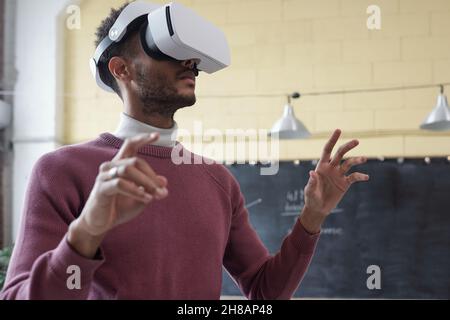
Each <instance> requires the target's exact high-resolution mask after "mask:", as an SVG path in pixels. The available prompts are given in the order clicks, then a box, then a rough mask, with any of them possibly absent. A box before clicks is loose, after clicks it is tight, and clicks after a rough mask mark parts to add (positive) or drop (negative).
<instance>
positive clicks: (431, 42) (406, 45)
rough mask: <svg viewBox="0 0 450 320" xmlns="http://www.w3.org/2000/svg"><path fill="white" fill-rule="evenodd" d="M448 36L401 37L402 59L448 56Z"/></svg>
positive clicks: (441, 57) (449, 45)
mask: <svg viewBox="0 0 450 320" xmlns="http://www.w3.org/2000/svg"><path fill="white" fill-rule="evenodd" d="M449 52H450V41H449V38H448V37H433V38H429V37H427V38H425V37H420V38H417V37H414V38H404V39H402V58H403V60H427V59H429V60H432V59H445V58H447V57H448V56H449Z"/></svg>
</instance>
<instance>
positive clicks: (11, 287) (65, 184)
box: [0, 152, 103, 300]
mask: <svg viewBox="0 0 450 320" xmlns="http://www.w3.org/2000/svg"><path fill="white" fill-rule="evenodd" d="M68 166H69V165H68V164H67V159H62V158H61V156H60V153H58V152H53V153H50V154H47V155H45V156H43V157H42V158H41V159H40V160H39V161H38V162H37V164H36V165H35V166H34V168H33V171H32V175H31V177H30V182H29V185H28V189H27V193H26V197H25V204H24V210H23V214H22V218H21V224H20V229H19V234H18V237H17V241H16V244H15V247H14V250H13V256H12V258H11V262H10V265H9V268H8V272H7V277H6V282H5V286H4V288H3V291H2V292H1V293H0V298H1V299H80V300H81V299H86V298H87V297H88V294H89V289H90V283H91V280H92V278H93V274H94V272H95V271H96V270H97V268H98V267H99V266H100V265H101V264H102V263H103V257H102V254H101V251H99V253H98V255H97V257H96V259H93V260H90V259H86V258H84V257H82V256H80V255H79V254H78V253H77V252H76V251H74V250H73V249H72V248H71V247H70V245H69V244H68V242H67V235H66V233H67V229H68V226H69V224H70V223H71V221H73V220H74V219H75V217H76V216H77V214H78V212H77V210H78V205H79V192H77V188H76V186H75V185H74V184H73V182H74V181H73V180H72V178H71V176H70V172H72V169H76V168H68ZM80 169H81V168H80ZM78 172H80V171H78ZM73 266H75V267H73ZM78 271H79V272H78ZM77 275H79V276H80V278H79V279H80V281H79V282H78V284H79V285H80V288H79V289H78V288H77V287H78V285H77V279H76V276H77ZM71 276H74V277H72V278H70V277H71ZM74 286H75V288H74ZM71 288H72V289H71Z"/></svg>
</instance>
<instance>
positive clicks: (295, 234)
mask: <svg viewBox="0 0 450 320" xmlns="http://www.w3.org/2000/svg"><path fill="white" fill-rule="evenodd" d="M319 237H320V232H319V233H315V234H311V233H309V232H308V231H306V229H305V228H304V227H303V225H302V224H301V222H300V219H297V221H296V223H295V225H294V228H293V229H292V232H291V234H290V239H291V242H292V244H293V245H294V246H295V247H296V248H298V250H299V251H300V252H301V253H302V254H313V253H314V250H315V248H316V245H317V242H318V241H319Z"/></svg>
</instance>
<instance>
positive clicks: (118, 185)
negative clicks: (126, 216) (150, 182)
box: [100, 178, 154, 203]
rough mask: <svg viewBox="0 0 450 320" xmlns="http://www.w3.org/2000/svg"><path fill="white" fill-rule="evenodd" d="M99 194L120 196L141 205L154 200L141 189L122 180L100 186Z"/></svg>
mask: <svg viewBox="0 0 450 320" xmlns="http://www.w3.org/2000/svg"><path fill="white" fill-rule="evenodd" d="M100 192H101V193H102V194H104V195H107V196H113V195H117V194H122V195H124V196H127V197H130V198H132V199H134V200H137V201H141V202H143V203H149V202H150V201H151V200H153V198H154V197H153V196H152V195H151V194H148V193H146V192H145V191H144V189H143V188H141V187H138V186H136V185H135V184H134V183H133V182H131V181H127V180H126V179H123V178H118V179H114V180H109V181H106V182H105V183H103V184H102V186H101V188H100Z"/></svg>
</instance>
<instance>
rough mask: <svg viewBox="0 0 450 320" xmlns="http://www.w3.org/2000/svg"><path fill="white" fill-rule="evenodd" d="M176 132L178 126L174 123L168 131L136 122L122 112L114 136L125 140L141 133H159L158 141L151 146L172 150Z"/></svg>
mask: <svg viewBox="0 0 450 320" xmlns="http://www.w3.org/2000/svg"><path fill="white" fill-rule="evenodd" d="M177 130H178V125H177V123H176V122H174V125H173V127H172V128H170V129H161V128H156V127H153V126H151V125H148V124H146V123H143V122H141V121H138V120H136V119H134V118H132V117H130V116H129V115H127V114H125V113H123V112H122V113H121V115H120V122H119V126H118V127H117V130H116V132H115V133H114V135H115V136H116V137H117V138H119V139H122V140H125V139H127V138H131V137H134V136H135V135H138V134H142V133H152V132H159V139H158V141H156V142H155V143H153V145H155V146H161V147H170V148H173V147H174V146H175V144H176V138H177Z"/></svg>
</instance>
